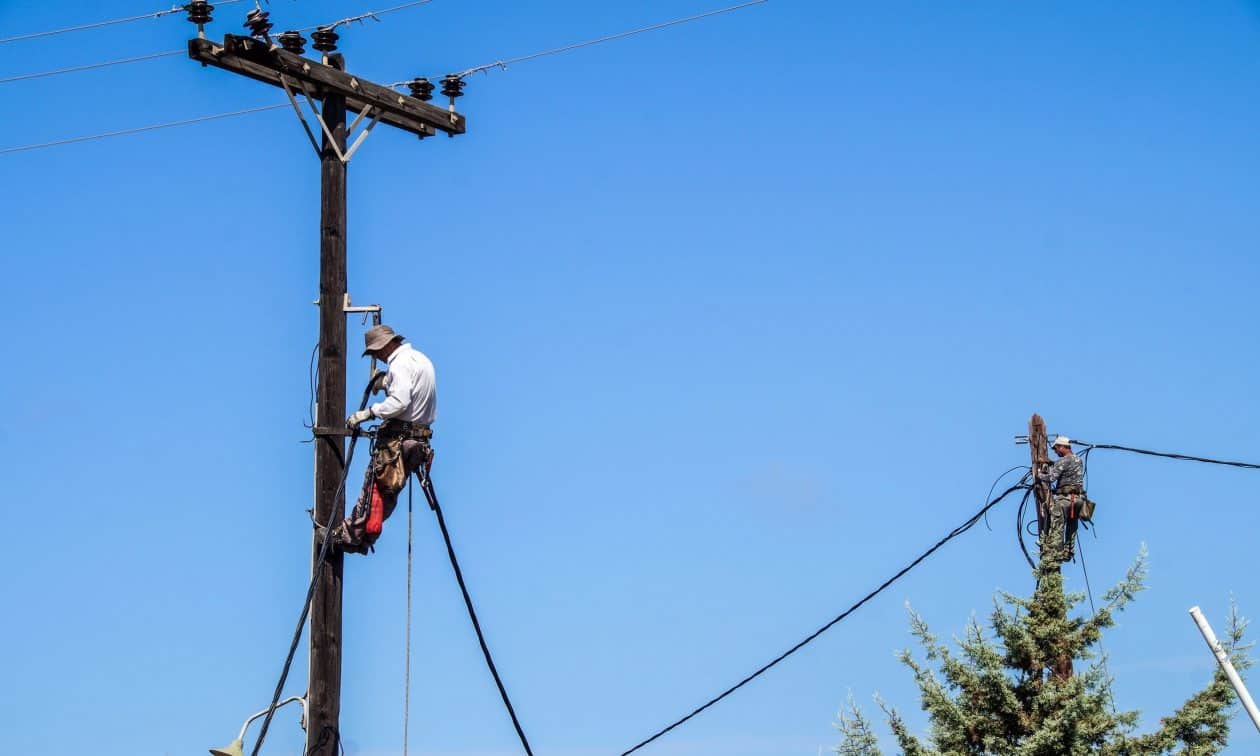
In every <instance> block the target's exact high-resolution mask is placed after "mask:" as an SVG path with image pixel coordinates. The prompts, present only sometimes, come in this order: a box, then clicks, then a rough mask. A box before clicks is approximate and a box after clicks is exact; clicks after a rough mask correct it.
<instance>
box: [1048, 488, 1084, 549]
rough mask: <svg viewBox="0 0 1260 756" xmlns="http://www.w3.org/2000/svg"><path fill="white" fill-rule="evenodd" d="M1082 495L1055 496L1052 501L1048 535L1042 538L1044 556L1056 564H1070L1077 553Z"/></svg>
mask: <svg viewBox="0 0 1260 756" xmlns="http://www.w3.org/2000/svg"><path fill="white" fill-rule="evenodd" d="M1083 499H1084V496H1083V495H1082V494H1055V495H1054V496H1053V497H1051V499H1050V505H1049V507H1048V509H1049V510H1050V511H1049V513H1048V514H1049V516H1048V517H1047V518H1046V533H1045V535H1044V536H1043V537H1042V548H1043V549H1045V550H1046V551H1045V554H1044V556H1045V557H1046V558H1049V559H1053V560H1054V561H1056V562H1070V561H1071V560H1072V556H1073V554H1074V553H1075V546H1076V529H1077V527H1078V526H1079V525H1080V519H1079V517H1080V507H1081V501H1082V500H1083Z"/></svg>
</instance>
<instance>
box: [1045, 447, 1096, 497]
mask: <svg viewBox="0 0 1260 756" xmlns="http://www.w3.org/2000/svg"><path fill="white" fill-rule="evenodd" d="M1084 478H1085V466H1084V465H1083V464H1081V458H1080V457H1078V456H1076V455H1075V454H1068V455H1067V456H1065V457H1059V460H1058V461H1057V462H1055V463H1054V464H1053V465H1050V467H1049V468H1047V469H1046V470H1045V471H1044V472H1039V473H1037V480H1044V481H1045V482H1047V483H1053V484H1054V490H1056V491H1062V490H1063V489H1065V488H1075V489H1077V490H1083V489H1084V485H1083V483H1084Z"/></svg>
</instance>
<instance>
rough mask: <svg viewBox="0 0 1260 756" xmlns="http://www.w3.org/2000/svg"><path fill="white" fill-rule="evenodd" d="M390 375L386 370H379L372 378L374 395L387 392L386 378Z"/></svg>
mask: <svg viewBox="0 0 1260 756" xmlns="http://www.w3.org/2000/svg"><path fill="white" fill-rule="evenodd" d="M387 375H389V373H386V372H385V371H384V370H377V371H376V373H375V374H374V375H373V376H372V393H373V394H379V393H381V392H382V391H384V390H385V376H387Z"/></svg>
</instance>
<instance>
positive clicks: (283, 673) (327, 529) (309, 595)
mask: <svg viewBox="0 0 1260 756" xmlns="http://www.w3.org/2000/svg"><path fill="white" fill-rule="evenodd" d="M373 378H375V376H373ZM373 383H374V380H369V381H368V383H367V386H365V387H364V388H363V398H362V399H361V400H360V401H359V409H360V410H362V409H363V408H364V407H366V406H367V404H368V399H370V398H371V396H372V384H373ZM317 438H322V439H323V440H324V441H325V442H327V443H329V444H331V445H332V446H334V447H340V444H339V443H334V442H332V441H330V440H329V437H328V436H326V435H325V436H319V435H318V434H317ZM359 438H360V431H359V429H358V428H355V429H354V430H353V431H352V432H351V434H350V448H349V449H348V450H346V452H345V462H344V463H343V464H342V466H341V477H340V478H339V479H338V481H337V488H336V490H335V493H334V494H333V503H332V509H333V511H334V512H335V511H337V508H338V507H342V506H344V505H345V499H346V478H347V477H348V476H349V475H350V463H351V462H352V461H353V460H354V448H355V446H356V445H357V444H358V443H359ZM338 451H340V449H339V448H338ZM339 456H340V455H339ZM314 516H315V515H314V512H312V513H311V517H312V519H313V518H314ZM315 524H316V525H317V526H318V527H321V528H323V531H324V532H323V537H322V538H321V539H320V542H319V554H318V556H316V557H315V566H314V568H313V569H312V571H311V572H312V574H311V582H310V585H309V586H308V587H307V589H306V600H305V601H304V602H302V611H301V613H300V614H299V615H298V621H297V627H296V628H295V629H294V631H293V640H292V641H290V643H289V653H288V655H286V656H285V659H284V665H283V666H282V667H281V668H280V679H279V680H277V681H276V689H275V691H274V693H273V694H272V696H271V705H270V706H269V707H268V708H267V716H266V717H264V718H263V723H262V728H261V729H260V730H259V732H258V739H257V740H255V741H254V750H253V751H251V752H250V754H251V756H258V752H259V751H260V750H261V749H262V747H263V743H264V742H265V741H266V740H267V730H268V729H269V728H270V727H271V718H272V717H273V716H275V713H276V708H277V705H278V704H279V702H280V696H281V695H282V694H283V693H284V684H285V682H286V681H287V680H288V679H289V669H290V667H292V666H293V657H294V656H295V655H296V654H297V648H298V643H299V642H300V641H301V640H302V630H303V629H304V628H305V627H306V618H307V617H308V616H309V615H310V613H311V602H312V601H313V600H314V599H315V587H316V586H318V585H319V581H320V580H321V579H322V578H323V575H324V567H325V565H327V563H328V556H329V553H328V551H329V548H330V547H331V545H332V532H333V526H334V525H335V524H336V523H334V522H332V521H331V520H330V521H329V522H323V523H321V522H316V523H315ZM334 735H335V736H336V738H337V742H338V743H340V742H341V733H339V732H334ZM323 736H324V733H322V732H321V734H320V737H321V738H322V737H323Z"/></svg>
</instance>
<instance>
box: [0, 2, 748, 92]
mask: <svg viewBox="0 0 1260 756" xmlns="http://www.w3.org/2000/svg"><path fill="white" fill-rule="evenodd" d="M231 1H232V2H241V0H231ZM761 1H762V2H765V0H761ZM431 2H433V0H415V1H414V2H410V3H403V4H402V5H395V6H394V7H392V8H384V9H382V10H377V11H368V12H367V13H360V14H359V15H357V16H348V17H346V18H342V19H338V20H337V21H333V22H332V23H330V24H317V25H315V26H304V27H302V28H300V29H294V31H297V32H308V31H313V30H315V29H336V28H337V27H338V26H346V25H347V24H352V23H356V22H357V23H362V22H363V21H366V20H367V19H369V18H370V19H372V20H374V21H380V20H381V19H380V16H384V15H385V14H387V13H396V12H398V11H401V10H406V9H408V8H414V7H416V6H418V5H428V4H429V3H431ZM226 4H227V3H219V5H226ZM178 10H183V8H179V9H178ZM166 12H167V13H171V12H173V11H166ZM137 18H148V16H138V17H137ZM186 52H187V50H184V49H182V48H181V49H179V50H164V51H162V52H155V53H149V54H148V55H137V56H135V57H132V58H120V59H118V60H106V61H102V62H100V63H88V64H86V65H82V66H70V67H69V68H55V69H53V70H51V71H37V72H35V73H28V74H19V75H17V76H10V77H8V78H4V79H0V84H12V83H13V82H17V81H29V80H31V79H43V78H47V77H49V76H61V75H62V74H70V73H79V72H80V71H92V70H95V69H97V68H108V67H110V66H120V65H124V64H127V63H141V62H143V61H146V60H157V59H158V58H170V57H174V56H176V55H183V54H184V53H186Z"/></svg>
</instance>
